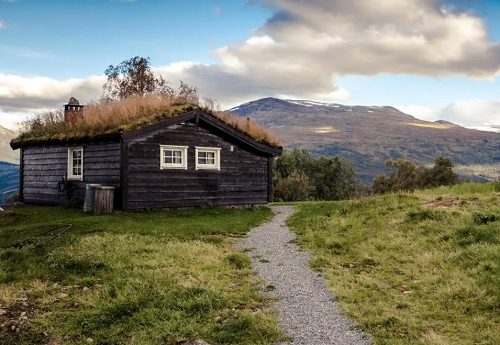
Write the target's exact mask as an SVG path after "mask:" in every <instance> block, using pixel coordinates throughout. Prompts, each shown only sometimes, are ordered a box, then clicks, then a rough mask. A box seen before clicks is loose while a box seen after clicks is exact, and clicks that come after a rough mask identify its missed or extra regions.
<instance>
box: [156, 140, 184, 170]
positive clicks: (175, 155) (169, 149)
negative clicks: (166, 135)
mask: <svg viewBox="0 0 500 345" xmlns="http://www.w3.org/2000/svg"><path fill="white" fill-rule="evenodd" d="M187 149H188V147H187V146H166V145H160V169H187Z"/></svg>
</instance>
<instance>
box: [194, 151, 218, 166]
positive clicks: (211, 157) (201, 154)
mask: <svg viewBox="0 0 500 345" xmlns="http://www.w3.org/2000/svg"><path fill="white" fill-rule="evenodd" d="M195 152H196V153H195V163H196V164H195V165H196V170H200V169H212V170H220V148H218V147H200V146H195Z"/></svg>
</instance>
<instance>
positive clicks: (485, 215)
mask: <svg viewBox="0 0 500 345" xmlns="http://www.w3.org/2000/svg"><path fill="white" fill-rule="evenodd" d="M499 187H500V186H499V184H498V183H497V184H494V183H490V184H474V183H464V184H460V185H456V186H453V187H441V188H436V189H432V190H425V191H419V192H415V193H414V194H402V195H395V194H392V195H384V196H378V197H373V198H366V199H362V200H359V201H347V202H312V203H298V204H297V208H298V210H299V212H297V213H296V214H294V215H293V216H292V217H291V218H290V219H289V222H288V223H289V226H291V228H292V229H293V230H294V231H295V232H296V233H297V234H298V241H299V243H300V244H301V245H302V246H303V247H305V248H307V249H309V250H310V251H311V252H312V253H313V259H312V260H311V262H310V265H311V267H312V268H314V269H316V270H318V271H319V272H321V274H322V275H324V276H325V278H326V279H327V284H328V287H329V289H330V290H331V291H332V292H333V293H334V294H335V296H336V298H337V299H338V300H339V301H340V303H341V305H342V307H343V309H344V310H345V311H346V313H347V314H348V316H350V317H352V318H354V319H355V320H356V321H357V322H358V324H359V326H360V327H361V328H362V329H364V330H365V331H366V332H367V333H368V334H369V335H371V336H372V337H373V339H374V342H375V344H387V345H403V344H404V345H410V344H412V345H413V344H414V345H417V344H422V345H423V344H435V345H445V344H450V345H451V344H491V345H493V344H500V193H499V192H500V188H499Z"/></svg>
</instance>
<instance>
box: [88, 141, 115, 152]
mask: <svg viewBox="0 0 500 345" xmlns="http://www.w3.org/2000/svg"><path fill="white" fill-rule="evenodd" d="M113 150H114V151H120V142H119V141H117V142H114V143H95V144H90V145H84V151H87V152H96V151H113Z"/></svg>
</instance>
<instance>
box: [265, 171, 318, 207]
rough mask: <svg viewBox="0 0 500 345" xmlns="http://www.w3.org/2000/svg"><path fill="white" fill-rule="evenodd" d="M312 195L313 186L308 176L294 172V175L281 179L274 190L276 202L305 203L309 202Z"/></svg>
mask: <svg viewBox="0 0 500 345" xmlns="http://www.w3.org/2000/svg"><path fill="white" fill-rule="evenodd" d="M310 193H311V185H310V184H309V180H308V178H307V176H306V175H305V174H304V173H302V175H300V176H299V174H298V173H297V172H296V171H294V172H293V173H292V175H290V176H288V177H286V178H284V179H280V180H279V181H278V183H277V185H276V188H275V190H274V200H278V201H304V200H308V199H309V196H310Z"/></svg>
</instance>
